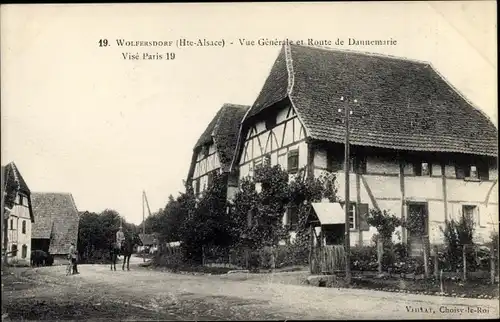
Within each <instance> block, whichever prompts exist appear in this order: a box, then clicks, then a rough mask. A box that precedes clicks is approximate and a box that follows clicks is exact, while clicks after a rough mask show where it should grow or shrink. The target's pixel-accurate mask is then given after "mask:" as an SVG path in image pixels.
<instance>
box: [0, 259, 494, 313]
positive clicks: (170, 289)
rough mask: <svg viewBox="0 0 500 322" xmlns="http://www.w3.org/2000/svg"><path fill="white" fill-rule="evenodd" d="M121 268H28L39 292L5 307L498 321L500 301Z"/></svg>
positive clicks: (18, 293)
mask: <svg viewBox="0 0 500 322" xmlns="http://www.w3.org/2000/svg"><path fill="white" fill-rule="evenodd" d="M141 261H142V260H141ZM118 269H119V270H117V271H116V272H111V271H110V269H109V266H106V265H81V266H79V271H80V272H81V274H80V275H75V276H65V275H64V267H62V266H60V267H43V268H37V269H23V273H22V274H21V275H22V276H24V278H25V280H31V281H36V283H37V286H36V287H28V286H26V287H22V283H20V282H18V283H19V287H17V288H16V287H14V288H12V289H7V288H6V289H5V290H4V294H3V300H4V305H6V310H7V313H8V314H10V316H11V318H12V319H17V318H20V316H19V315H23V312H24V311H23V310H26V308H22V309H21V308H20V307H21V306H22V304H23V303H24V302H26V303H31V304H26V306H28V305H31V306H33V305H39V306H40V307H41V308H43V310H42V309H41V308H40V310H39V313H38V315H39V316H33V314H34V313H28V312H24V317H25V318H30V319H33V318H40V319H53V318H72V319H94V320H95V319H98V318H102V319H110V318H117V319H118V318H119V319H126V318H129V319H171V320H185V319H211V320H214V319H225V320H229V319H232V320H234V319H237V320H241V319H245V320H255V319H402V318H406V319H426V318H434V319H436V318H437V319H449V318H493V317H498V315H499V313H498V312H499V303H498V300H482V299H462V298H450V297H438V296H427V295H410V294H401V293H386V292H379V291H369V290H359V289H334V288H316V287H310V286H299V285H291V284H284V283H279V276H278V275H272V274H269V275H267V276H265V277H264V278H263V277H262V276H263V275H260V276H261V277H260V278H259V279H252V278H248V276H246V275H247V274H242V273H238V274H234V275H232V274H229V275H220V276H218V275H196V276H195V275H191V274H172V273H167V272H161V271H156V270H149V269H145V268H140V267H138V266H137V264H133V265H131V271H122V270H121V266H120V267H119V268H118ZM18 270H19V269H18ZM18 273H19V271H18ZM23 301H24V302H23ZM16 303H17V304H16ZM40 303H41V304H40ZM54 303H56V304H57V306H58V307H64V312H60V313H57V314H59V315H62V317H61V316H59V317H57V316H55V315H57V314H56V313H51V310H53V306H54V305H56V304H54ZM16 305H17V306H16ZM9 311H10V313H9ZM40 312H41V313H40ZM29 314H32V315H29ZM40 315H42V316H40ZM124 315H125V316H124Z"/></svg>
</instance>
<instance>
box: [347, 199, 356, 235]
mask: <svg viewBox="0 0 500 322" xmlns="http://www.w3.org/2000/svg"><path fill="white" fill-rule="evenodd" d="M349 208H350V209H349V229H350V230H356V208H357V207H356V203H355V202H351V203H349ZM351 214H352V225H351Z"/></svg>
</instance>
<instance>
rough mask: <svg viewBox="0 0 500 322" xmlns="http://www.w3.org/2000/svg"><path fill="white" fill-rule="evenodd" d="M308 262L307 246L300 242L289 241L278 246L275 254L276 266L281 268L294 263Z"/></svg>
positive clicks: (305, 263) (304, 263) (303, 263)
mask: <svg viewBox="0 0 500 322" xmlns="http://www.w3.org/2000/svg"><path fill="white" fill-rule="evenodd" d="M308 263H309V248H306V247H304V246H303V245H301V244H300V243H291V244H288V245H284V246H278V249H277V256H276V267H277V268H282V267H287V266H295V265H307V264H308Z"/></svg>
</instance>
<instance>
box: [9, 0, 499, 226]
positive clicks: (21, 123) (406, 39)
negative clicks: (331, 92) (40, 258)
mask: <svg viewBox="0 0 500 322" xmlns="http://www.w3.org/2000/svg"><path fill="white" fill-rule="evenodd" d="M0 21H1V22H0V23H1V25H0V27H1V28H0V30H1V35H0V36H1V57H0V58H1V61H2V64H1V81H2V82H1V84H2V91H1V162H2V164H3V165H4V164H6V163H8V162H11V161H14V162H15V163H16V165H17V166H18V168H19V170H20V172H21V174H22V175H23V177H24V179H25V180H26V182H27V183H28V185H29V187H30V189H31V190H32V191H35V192H70V193H72V194H73V197H74V199H75V202H76V205H77V207H78V209H79V210H80V211H85V210H88V211H94V212H101V211H102V210H104V209H107V208H109V209H115V210H117V211H118V212H119V213H120V214H121V215H123V216H124V217H125V219H126V220H127V221H129V222H133V223H136V224H139V223H140V222H141V221H142V215H143V213H142V191H143V190H144V191H146V194H147V197H148V201H149V203H150V206H151V211H153V212H154V211H156V210H158V209H159V208H163V207H164V206H165V204H166V202H167V200H168V196H169V195H170V194H172V195H174V196H176V195H178V193H179V192H180V191H182V190H183V182H182V180H184V179H185V178H186V176H187V173H188V168H189V165H190V161H191V154H192V150H193V146H194V144H195V143H196V140H197V139H198V137H199V136H200V135H201V133H202V132H203V131H204V129H205V128H206V126H207V125H208V123H209V122H210V121H211V119H212V118H213V117H214V115H215V113H216V112H217V111H218V110H219V109H220V108H221V107H222V105H223V104H224V103H235V104H247V105H251V104H252V103H253V101H254V100H255V99H256V97H257V95H258V93H259V91H260V89H261V87H262V85H263V83H264V81H265V79H266V77H267V75H268V73H269V70H270V68H271V66H272V64H273V62H274V60H275V59H276V57H277V55H278V52H279V50H280V47H279V46H241V45H239V39H243V38H244V39H250V40H255V41H257V40H258V39H259V38H268V39H283V38H289V39H303V40H305V41H307V39H308V38H314V39H317V40H331V41H332V42H335V40H336V39H337V38H340V39H345V40H346V39H347V38H349V37H350V38H356V39H360V40H361V39H362V40H366V39H388V38H392V39H396V40H397V45H396V46H335V45H332V46H330V47H332V48H343V49H351V50H361V51H369V52H375V53H383V54H389V55H394V56H400V57H407V58H412V59H418V60H425V61H429V62H431V63H432V64H433V66H434V67H435V68H436V69H437V70H438V71H439V72H440V73H441V74H442V75H444V76H445V77H446V78H447V79H448V81H449V82H450V83H451V84H452V85H453V86H454V87H456V88H457V89H458V90H459V91H460V92H461V93H462V94H463V95H464V96H465V97H466V98H467V99H469V100H470V101H471V102H472V103H473V104H474V105H475V106H476V107H477V108H479V109H481V110H482V111H483V112H484V113H485V114H486V115H488V116H489V117H490V118H491V119H492V121H493V123H494V124H495V125H496V124H497V121H496V120H497V74H496V70H497V56H496V55H497V43H496V34H497V30H496V28H497V27H496V3H495V2H494V1H491V2H490V1H474V2H465V1H460V2H452V1H447V2H446V3H444V2H434V1H433V2H429V3H427V2H413V3H404V2H401V3H397V2H380V3H378V2H367V3H341V2H337V3H308V4H300V3H239V4H238V3H231V4H230V3H219V4H108V5H2V6H1V19H0ZM181 38H186V39H203V38H207V39H212V40H221V39H224V40H225V44H226V46H225V47H223V48H221V47H190V48H186V47H182V48H177V47H175V46H174V47H162V48H159V47H149V48H147V47H146V48H145V47H142V48H137V47H127V48H125V47H118V46H117V44H116V39H127V40H145V41H154V40H162V41H164V40H172V41H174V44H175V41H176V40H178V39H181ZM100 39H107V40H108V42H109V44H110V46H108V47H99V45H98V42H99V40H100ZM230 42H233V45H229V43H230ZM143 52H148V53H156V52H158V53H175V54H176V57H175V59H174V60H157V61H147V60H125V59H123V55H122V54H124V53H132V54H135V53H140V54H141V53H143Z"/></svg>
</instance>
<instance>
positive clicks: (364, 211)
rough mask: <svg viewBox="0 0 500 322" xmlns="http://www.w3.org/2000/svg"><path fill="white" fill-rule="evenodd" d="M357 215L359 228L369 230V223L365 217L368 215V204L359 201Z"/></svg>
mask: <svg viewBox="0 0 500 322" xmlns="http://www.w3.org/2000/svg"><path fill="white" fill-rule="evenodd" d="M358 213H359V215H358V217H359V229H360V230H362V231H368V230H370V225H368V223H367V221H366V218H367V217H368V204H366V203H360V204H358Z"/></svg>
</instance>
